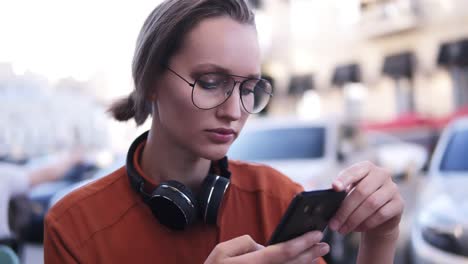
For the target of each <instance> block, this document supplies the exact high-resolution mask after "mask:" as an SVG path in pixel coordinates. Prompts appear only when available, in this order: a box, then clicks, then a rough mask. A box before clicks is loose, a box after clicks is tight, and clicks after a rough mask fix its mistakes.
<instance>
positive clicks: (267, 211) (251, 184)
mask: <svg viewBox="0 0 468 264" xmlns="http://www.w3.org/2000/svg"><path fill="white" fill-rule="evenodd" d="M136 153H139V151H137V152H136ZM136 160H137V159H136ZM137 167H138V166H137ZM137 170H138V171H140V173H141V169H140V168H137ZM229 170H230V171H231V173H232V176H231V184H230V186H229V188H228V190H227V192H226V194H225V196H224V199H223V202H222V205H221V208H220V212H219V216H218V223H217V225H206V224H203V223H202V222H201V221H198V222H197V223H196V224H195V225H193V226H190V227H188V228H187V229H186V230H185V231H172V230H170V229H168V228H166V227H164V226H162V225H160V224H159V222H158V221H157V219H156V218H155V217H154V216H153V214H152V213H151V210H150V209H149V207H148V206H147V205H146V204H145V203H144V202H143V201H142V198H141V197H140V195H139V194H137V193H136V192H134V191H133V189H132V188H131V186H130V183H129V179H128V177H127V172H126V170H125V167H123V168H120V169H119V170H117V171H115V172H114V173H112V174H110V175H108V176H106V177H104V178H101V179H99V180H97V181H96V182H94V183H91V184H89V185H86V186H84V187H82V188H80V189H78V190H76V191H74V192H73V193H71V194H69V195H67V196H66V197H64V198H63V199H62V200H61V201H60V202H58V203H57V204H56V205H55V206H54V207H53V208H52V209H51V210H50V211H49V213H48V214H47V217H46V220H45V241H44V255H45V256H44V257H45V263H115V264H118V263H203V262H204V261H205V259H206V258H207V257H208V255H209V254H210V252H211V251H212V250H213V248H214V247H215V246H216V245H217V244H218V243H220V242H223V241H226V240H230V239H232V238H235V237H238V236H241V235H245V234H248V235H250V236H251V237H252V238H253V239H254V240H255V241H256V242H257V243H260V244H266V243H267V241H268V239H269V237H270V236H271V234H272V232H273V230H274V229H275V227H276V225H277V224H278V223H279V221H280V218H281V216H282V214H283V213H284V212H285V211H286V208H287V206H288V205H289V202H290V201H291V199H292V198H293V196H294V195H295V194H296V193H298V192H300V191H301V190H302V188H301V186H299V185H297V184H296V183H294V182H292V181H291V180H290V179H289V178H287V177H286V176H284V175H282V174H281V173H279V172H278V171H276V170H274V169H272V168H270V167H267V166H263V165H256V164H250V163H244V162H238V161H230V162H229ZM144 177H145V178H146V179H147V180H148V181H149V178H148V177H147V176H144ZM149 182H151V181H149ZM151 183H152V185H155V183H154V182H151Z"/></svg>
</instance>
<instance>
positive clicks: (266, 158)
mask: <svg viewBox="0 0 468 264" xmlns="http://www.w3.org/2000/svg"><path fill="white" fill-rule="evenodd" d="M338 150H339V148H338V132H337V125H336V123H333V122H330V121H324V120H322V121H305V120H298V119H282V118H280V119H272V118H263V119H262V118H260V119H254V120H250V121H249V122H247V124H246V126H245V128H244V130H243V131H242V133H241V134H240V136H239V137H238V138H237V140H236V141H235V142H234V144H233V145H232V146H231V148H230V150H229V152H228V157H229V158H230V159H238V160H244V161H250V162H258V163H263V164H267V165H269V166H271V167H273V168H275V169H277V170H279V171H280V172H282V173H284V174H285V175H287V176H288V177H290V178H291V179H292V180H294V181H295V182H297V183H299V184H301V185H302V186H304V187H305V189H317V188H329V187H330V186H331V182H332V180H333V179H334V178H335V177H336V176H337V174H338V172H339V171H340V169H341V167H340V161H339V155H338V154H339V153H338Z"/></svg>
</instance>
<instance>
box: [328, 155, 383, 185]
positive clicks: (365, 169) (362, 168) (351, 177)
mask: <svg viewBox="0 0 468 264" xmlns="http://www.w3.org/2000/svg"><path fill="white" fill-rule="evenodd" d="M373 167H375V165H374V164H372V163H371V162H369V161H363V162H359V163H356V164H354V165H352V166H351V167H349V168H347V169H345V170H343V171H342V172H340V174H339V175H338V177H337V178H336V179H335V180H334V181H333V183H332V187H333V189H335V190H336V191H344V190H346V189H347V187H348V186H350V185H352V184H353V183H357V182H359V181H360V180H361V179H362V178H364V177H365V176H366V175H367V174H368V173H369V172H370V171H371V169H372V168H373Z"/></svg>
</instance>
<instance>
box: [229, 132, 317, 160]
mask: <svg viewBox="0 0 468 264" xmlns="http://www.w3.org/2000/svg"><path fill="white" fill-rule="evenodd" d="M324 152H325V128H324V127H294V128H276V129H269V130H259V131H249V132H245V133H244V134H241V136H239V138H238V139H237V140H236V141H235V142H234V144H233V145H232V146H231V149H230V151H229V153H228V156H229V158H232V159H238V160H246V161H258V160H263V161H264V160H287V159H317V158H321V157H323V156H324Z"/></svg>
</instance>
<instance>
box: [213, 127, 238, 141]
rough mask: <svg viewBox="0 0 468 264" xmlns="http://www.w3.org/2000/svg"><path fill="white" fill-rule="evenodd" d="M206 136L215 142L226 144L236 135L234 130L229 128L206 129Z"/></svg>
mask: <svg viewBox="0 0 468 264" xmlns="http://www.w3.org/2000/svg"><path fill="white" fill-rule="evenodd" d="M206 132H208V133H207V134H208V138H209V139H210V140H211V141H212V142H213V143H216V144H226V143H229V142H232V141H233V140H234V138H235V136H236V134H237V133H236V131H234V130H233V129H230V128H215V129H207V130H206Z"/></svg>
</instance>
